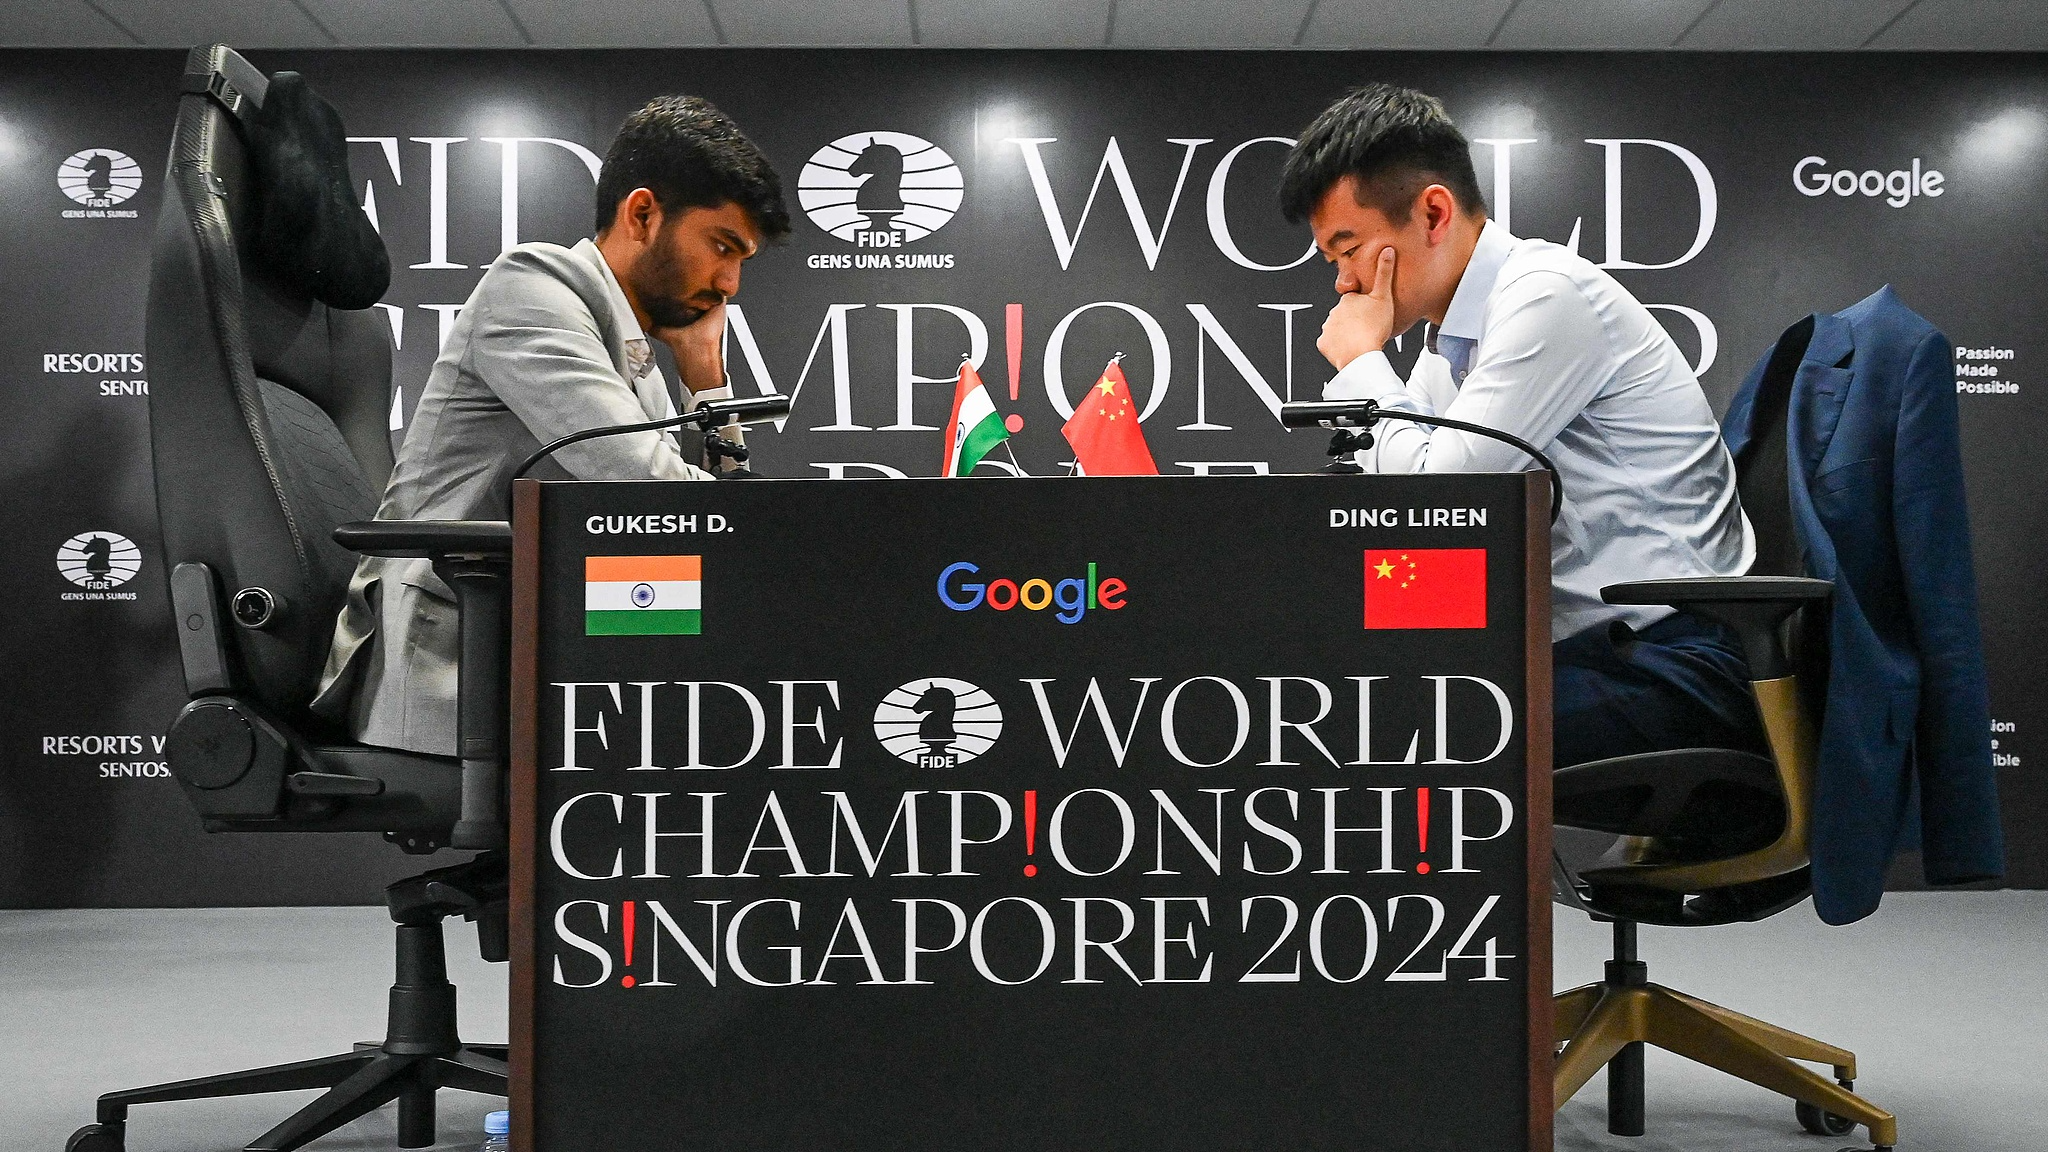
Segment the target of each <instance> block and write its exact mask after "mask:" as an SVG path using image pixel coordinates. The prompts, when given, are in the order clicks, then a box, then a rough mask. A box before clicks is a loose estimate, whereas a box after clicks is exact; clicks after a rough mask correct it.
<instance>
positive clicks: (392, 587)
mask: <svg viewBox="0 0 2048 1152" xmlns="http://www.w3.org/2000/svg"><path fill="white" fill-rule="evenodd" d="M596 228H597V232H596V236H595V238H594V239H591V240H583V241H580V242H579V243H577V244H576V246H575V247H573V248H564V247H562V246H560V245H558V244H546V243H532V244H521V245H519V246H517V247H514V248H512V249H509V250H508V251H506V252H505V253H504V254H503V255H501V256H499V257H498V259H497V260H496V261H495V262H494V263H493V264H492V265H491V267H490V269H489V270H488V271H486V272H485V273H484V276H483V279H482V280H480V281H478V283H477V286H476V290H475V291H474V292H472V293H470V297H469V300H468V301H467V302H466V303H465V304H464V305H463V307H462V312H461V314H460V315H459V316H458V317H457V319H456V321H455V325H454V327H453V328H452V329H451V330H450V331H449V333H448V340H447V343H446V344H445V345H443V347H442V349H441V355H440V357H439V359H437V360H436V361H435V362H434V369H433V372H432V373H431V374H430V375H429V376H428V377H427V386H426V390H425V391H424V392H423V393H422V394H421V396H420V402H419V407H418V408H417V409H416V410H415V411H414V413H413V419H412V424H411V426H410V427H409V428H408V429H407V430H406V436H405V443H404V444H403V445H401V446H400V448H399V451H398V459H397V463H396V467H394V468H393V470H392V473H391V482H390V483H389V485H387V486H386V487H385V490H384V499H383V502H382V504H380V505H379V506H378V509H377V518H378V519H380V520H504V519H508V518H509V516H510V514H511V508H510V507H509V506H508V502H507V493H508V492H509V490H510V481H511V474H512V471H513V470H514V469H515V468H517V467H518V466H519V463H520V461H522V460H524V459H525V458H526V457H527V456H528V455H529V454H530V453H532V452H533V451H534V450H535V449H537V448H539V447H540V445H541V444H543V443H545V442H547V441H550V440H554V439H557V438H558V437H561V436H565V435H567V434H569V433H571V432H578V431H581V430H583V429H586V428H598V427H607V426H612V425H618V424H638V423H643V422H646V421H649V420H659V419H664V418H666V417H669V416H673V415H676V408H675V401H674V399H673V398H672V397H671V396H670V394H669V387H668V381H667V379H666V378H665V377H664V375H663V373H662V370H661V368H660V366H659V365H658V364H657V363H656V362H655V359H654V348H653V341H655V340H659V341H661V342H662V343H664V344H666V345H668V347H669V349H670V350H671V351H673V352H674V353H675V359H676V367H677V369H678V371H679V372H680V373H681V375H682V383H683V387H684V389H685V394H684V404H685V406H686V407H694V406H695V405H696V404H697V403H699V402H700V401H702V400H706V399H710V398H713V397H720V396H726V395H729V393H728V392H727V391H726V390H725V368H724V362H723V360H722V358H721V355H720V344H721V340H720V337H721V336H722V334H723V332H724V328H725V301H726V300H727V299H728V298H729V297H731V296H732V295H734V294H735V293H737V292H738V291H739V289H740V264H741V262H742V261H744V260H746V259H747V258H748V257H750V256H752V255H754V253H755V252H756V251H758V250H759V249H760V246H761V244H762V243H763V242H764V241H766V240H771V239H776V238H779V237H781V236H784V235H787V234H788V232H789V211H788V208H787V207H786V206H785V205H784V203H783V199H782V186H781V183H780V181H779V180H778V179H777V177H776V175H775V170H774V168H772V167H771V166H770V165H769V163H768V159H767V157H765V156H763V155H762V154H761V151H760V150H759V149H758V148H756V147H755V146H754V144H753V142H752V141H750V140H748V139H747V138H746V136H745V135H743V134H742V133H741V132H740V130H739V127H738V126H737V125H736V124H734V123H733V122H732V121H731V120H730V119H728V118H727V117H726V116H725V115H724V114H723V113H721V112H719V111H718V109H716V108H714V107H712V106H711V104H710V103H709V102H708V101H706V100H703V99H700V98H698V97H689V96H663V97H661V98H659V99H656V100H654V101H653V102H651V103H649V104H648V105H647V106H646V107H644V108H642V109H641V110H640V111H638V112H635V113H634V114H633V115H632V116H630V117H628V118H627V120H626V122H625V124H624V125H622V126H621V127H620V129H619V133H618V136H617V138H615V139H614V140H613V141H612V145H611V149H610V150H609V152H608V153H607V154H606V156H605V160H604V166H603V168H602V169H601V170H600V172H599V175H598V180H597V213H596ZM532 474H533V475H535V476H540V477H543V478H556V479H560V478H564V477H574V478H577V479H584V480H647V479H656V480H709V479H711V476H710V475H709V474H708V473H706V472H704V471H703V470H702V469H700V468H699V467H697V466H696V464H695V463H693V462H691V461H690V460H688V459H685V453H684V451H683V448H682V447H681V446H680V445H679V444H678V442H677V440H676V438H675V437H674V436H672V435H671V434H669V433H666V432H637V433H630V434H627V435H621V436H607V437H600V438H598V439H595V440H589V441H585V442H583V443H581V444H576V445H573V446H571V447H568V448H565V449H563V450H562V451H560V452H558V453H556V454H555V456H554V457H552V458H551V459H550V460H547V461H543V462H542V463H541V464H540V465H539V466H537V467H536V468H535V469H534V470H533V473H532ZM457 625H458V616H457V613H456V609H455V596H454V593H453V591H452V590H451V589H449V588H448V586H447V585H446V584H444V583H443V582H442V581H441V579H440V577H438V576H436V575H435V574H434V570H433V567H432V565H431V564H430V563H429V562H428V561H426V560H411V559H387V558H384V557H377V556H367V557H364V558H363V560H362V561H361V562H360V563H359V564H358V565H357V566H356V573H355V578H354V579H353V580H352V581H351V582H350V585H349V595H348V601H347V603H346V604H345V605H344V606H343V608H342V612H341V618H340V620H339V621H338V623H337V625H336V628H335V633H334V642H333V645H332V647H331V648H330V649H329V651H328V658H327V667H326V670H325V672H324V674H323V676H322V678H321V684H320V694H319V696H318V697H317V698H316V699H315V700H314V701H313V708H314V710H315V711H316V712H319V713H321V714H323V715H325V716H328V717H329V718H331V719H333V720H335V721H336V722H338V723H342V724H345V725H346V726H347V727H348V729H349V731H350V733H351V734H352V735H353V736H354V737H355V738H356V739H358V740H360V741H362V742H363V743H366V744H376V745H381V746H385V747H391V748H406V749H411V750H413V751H417V752H428V753H438V754H441V755H450V756H452V755H454V754H455V696H456V661H457V657H458V655H459V649H460V645H459V639H460V637H459V635H458V627H457Z"/></svg>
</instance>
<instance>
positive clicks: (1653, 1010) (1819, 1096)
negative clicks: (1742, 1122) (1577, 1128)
mask: <svg viewBox="0 0 2048 1152" xmlns="http://www.w3.org/2000/svg"><path fill="white" fill-rule="evenodd" d="M1556 1006H1557V1007H1556V1021H1557V1043H1558V1045H1559V1052H1558V1059H1557V1071H1556V1078H1555V1093H1556V1104H1557V1107H1560V1108H1562V1107H1564V1103H1565V1101H1567V1100H1569V1099H1571V1098H1572V1097H1573V1096H1574V1095H1576V1094H1577V1093H1578V1091H1579V1089H1580V1088H1583V1087H1585V1085H1586V1082H1587V1081H1589V1080H1591V1079H1592V1078H1593V1074H1594V1073H1596V1072H1598V1071H1599V1070H1600V1069H1601V1067H1602V1066H1603V1065H1604V1066H1605V1067H1606V1068H1607V1130H1608V1131H1609V1132H1611V1133H1613V1134H1614V1135H1616V1136H1641V1135H1642V1134H1643V1132H1644V1128H1645V1125H1644V1115H1643V1112H1644V1082H1643V1045H1645V1044H1653V1045H1655V1046H1657V1047H1659V1048H1662V1049H1664V1050H1665V1051H1667V1052H1674V1053H1677V1054H1678V1055H1680V1056H1684V1057H1685V1058H1687V1059H1689V1060H1694V1061H1697V1062H1698V1063H1701V1064H1704V1065H1706V1066H1707V1067H1709V1068H1714V1069H1718V1070H1719V1071H1722V1072H1726V1073H1728V1074H1729V1075H1731V1076H1736V1077H1739V1078H1741V1079H1743V1080H1747V1081H1748V1082H1750V1083H1751V1084H1755V1085H1757V1086H1758V1087H1761V1088H1768V1089H1770V1090H1771V1091H1773V1092H1776V1093H1778V1094H1779V1095H1781V1096H1789V1097H1791V1098H1792V1099H1793V1100H1794V1101H1795V1102H1796V1106H1795V1114H1796V1116H1797V1117H1798V1120H1799V1124H1800V1126H1801V1127H1802V1128H1804V1129H1806V1130H1807V1131H1808V1132H1811V1133H1813V1134H1814V1135H1816V1136H1846V1135H1848V1134H1849V1133H1850V1132H1852V1131H1854V1129H1855V1127H1856V1126H1857V1125H1858V1124H1861V1125H1864V1126H1865V1127H1867V1128H1868V1129H1869V1130H1870V1134H1871V1140H1872V1142H1873V1143H1874V1144H1875V1145H1876V1147H1877V1148H1878V1149H1880V1150H1886V1152H1888V1150H1889V1149H1890V1148H1891V1147H1892V1146H1893V1145H1895V1144H1896V1143H1897V1142H1898V1138H1899V1137H1898V1127H1899V1126H1898V1120H1897V1119H1896V1118H1895V1117H1894V1116H1893V1115H1892V1114H1891V1113H1889V1112H1887V1111H1885V1110H1884V1109H1882V1108H1879V1107H1878V1106H1876V1105H1875V1104H1872V1103H1871V1102H1869V1101H1868V1100H1865V1099H1864V1098H1862V1097H1861V1096H1858V1095H1856V1094H1855V1091H1854V1089H1855V1086H1856V1054H1855V1053H1853V1052H1850V1051H1849V1050H1848V1049H1846V1048H1837V1047H1835V1046H1834V1045H1832V1044H1827V1043H1824V1042H1822V1041H1819V1040H1815V1039H1813V1038H1811V1037H1808V1036H1802V1035H1800V1034H1799V1033H1797V1032H1791V1031H1787V1030H1786V1029H1783V1028H1780V1027H1778V1026H1777V1025H1775V1024H1767V1023H1765V1022H1764V1021H1762V1020H1757V1019H1755V1018H1753V1017H1749V1016H1744V1015H1742V1014H1741V1013H1739V1012H1732V1011H1730V1010H1728V1009H1726V1008H1723V1007H1720V1006H1719V1005H1716V1004H1709V1003H1707V1002H1706V1001H1704V1000H1699V999H1696V998H1694V997H1691V996H1688V995H1686V994H1685V993H1683V992H1678V991H1674V990H1673V989H1670V988H1666V987H1664V986H1663V985H1661V984H1653V983H1651V982H1650V970H1649V965H1648V964H1646V963H1644V962H1643V961H1641V960H1639V959H1637V958H1636V923H1635V922H1634V921H1632V920H1617V921H1615V922H1614V959H1612V960H1609V961H1608V962H1607V973H1606V979H1604V980H1602V981H1601V982H1600V983H1598V984H1588V985H1585V986H1584V987H1581V988H1574V989H1572V990H1571V991H1569V992H1563V993H1559V994H1558V996H1557V998H1556ZM1798 1061H1805V1062H1809V1063H1815V1064H1824V1065H1828V1066H1829V1067H1830V1069H1831V1070H1832V1071H1833V1073H1834V1079H1832V1080H1830V1079H1828V1078H1827V1077H1825V1076H1822V1075H1821V1074H1820V1073H1818V1072H1815V1071H1813V1070H1812V1069H1810V1068H1806V1067H1803V1066H1802V1065H1801V1064H1800V1063H1797V1062H1798Z"/></svg>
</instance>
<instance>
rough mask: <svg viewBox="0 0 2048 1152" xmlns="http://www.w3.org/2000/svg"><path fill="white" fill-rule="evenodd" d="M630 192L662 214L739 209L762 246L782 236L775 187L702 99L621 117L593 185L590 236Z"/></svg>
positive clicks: (784, 229)
mask: <svg viewBox="0 0 2048 1152" xmlns="http://www.w3.org/2000/svg"><path fill="white" fill-rule="evenodd" d="M635 188H645V189H647V190H648V191H650V192H652V193H654V199H655V202H656V203H658V204H660V205H661V208H662V211H663V212H677V211H680V210H682V209H684V208H716V207H718V206H719V205H721V204H738V205H739V206H740V207H741V208H744V209H746V212H747V215H749V216H751V217H753V219H754V226H755V227H757V228H759V229H760V230H761V236H762V238H763V239H765V240H776V239H780V238H781V237H784V236H787V235H789V208H788V206H786V205H785V204H783V202H782V181H781V179H779V178H778V177H777V176H776V175H775V169H774V168H773V167H772V166H771V165H770V164H769V163H768V157H766V156H764V155H762V154H761V150H760V149H759V148H757V147H755V146H754V142H753V141H752V140H749V139H747V137H746V135H745V134H744V133H742V132H741V131H740V126H739V125H737V124H735V123H733V122H732V120H731V118H729V117H728V116H726V114H725V113H723V112H720V111H719V110H718V109H717V108H715V107H713V106H712V103H711V101H709V100H706V99H704V98H703V97H702V96H657V97H655V98H654V99H653V100H650V101H648V102H647V106H646V107H644V108H642V109H640V110H639V111H638V112H635V113H633V114H632V115H631V116H628V117H626V122H625V123H624V124H621V125H619V134H618V135H617V136H615V137H613V138H612V146H611V149H610V150H609V151H607V152H606V153H605V156H604V168H603V169H602V170H601V171H600V172H599V173H598V177H597V230H598V231H599V232H602V231H604V230H605V229H606V228H609V227H611V223H612V217H613V216H615V215H617V213H618V210H619V201H621V200H624V199H625V198H626V197H627V195H628V194H630V193H631V192H632V191H633V189H635Z"/></svg>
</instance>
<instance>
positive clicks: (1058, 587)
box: [939, 560, 1129, 624]
mask: <svg viewBox="0 0 2048 1152" xmlns="http://www.w3.org/2000/svg"><path fill="white" fill-rule="evenodd" d="M980 574H981V568H980V566H978V565H975V564H970V563H968V562H967V561H965V560H962V561H960V562H959V563H957V564H948V565H946V568H945V570H944V571H942V572H940V573H939V603H941V604H944V605H945V606H946V607H948V608H951V609H952V610H953V611H955V612H972V611H974V610H975V609H976V608H979V607H981V606H982V605H983V604H986V605H988V606H989V607H991V608H993V609H995V610H996V611H998V612H1008V611H1009V610H1010V609H1012V608H1017V607H1020V606H1021V607H1022V608H1023V609H1024V610H1025V611H1027V612H1043V611H1045V610H1046V609H1047V608H1057V609H1058V611H1057V612H1054V613H1053V618H1054V619H1055V620H1058V621H1059V622H1060V623H1062V624H1078V623H1080V622H1081V617H1083V616H1085V615H1087V614H1088V609H1090V608H1100V609H1102V610H1103V611H1105V612H1114V611H1116V610H1117V609H1119V608H1122V607H1123V606H1124V604H1125V603H1126V601H1125V600H1124V593H1125V592H1127V591H1129V589H1128V587H1127V586H1126V585H1125V584H1124V582H1123V581H1122V580H1119V579H1117V578H1116V577H1114V576H1111V577H1108V578H1106V579H1098V578H1097V576H1096V574H1095V562H1094V561H1092V560H1091V561H1089V562H1088V575H1087V576H1086V577H1081V576H1069V577H1068V578H1066V579H1065V580H1057V581H1055V580H1046V579H1043V578H1041V577H1035V576H1034V577H1032V578H1031V579H1029V580H1025V581H1023V582H1021V583H1020V582H1018V581H1016V580H1012V579H1010V578H1008V577H999V578H997V579H995V580H990V581H987V582H985V583H984V582H977V581H972V580H969V579H967V577H970V576H978V575H980Z"/></svg>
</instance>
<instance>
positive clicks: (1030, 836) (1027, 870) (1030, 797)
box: [1010, 304, 1038, 876]
mask: <svg viewBox="0 0 2048 1152" xmlns="http://www.w3.org/2000/svg"><path fill="white" fill-rule="evenodd" d="M1010 307H1012V308H1016V307H1018V305H1015V304H1012V305H1010ZM1037 851H1038V790H1037V789H1035V788H1027V789H1025V790H1024V854H1025V855H1026V856H1030V855H1033V854H1034V853H1036V852H1037ZM1024 874H1025V875H1026V876H1036V875H1038V865H1036V864H1026V865H1025V866H1024Z"/></svg>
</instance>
